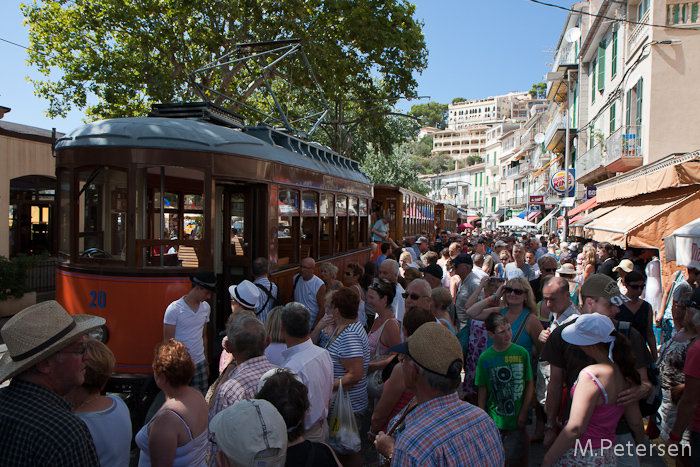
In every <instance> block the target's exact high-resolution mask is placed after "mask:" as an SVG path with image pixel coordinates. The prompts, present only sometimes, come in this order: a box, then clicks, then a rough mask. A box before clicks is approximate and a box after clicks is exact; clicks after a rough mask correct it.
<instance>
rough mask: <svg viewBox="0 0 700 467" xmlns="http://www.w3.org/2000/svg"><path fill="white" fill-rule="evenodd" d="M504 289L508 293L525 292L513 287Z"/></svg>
mask: <svg viewBox="0 0 700 467" xmlns="http://www.w3.org/2000/svg"><path fill="white" fill-rule="evenodd" d="M503 290H505V291H506V293H514V294H515V295H522V294H524V293H525V291H524V290H523V289H514V288H512V287H505V288H504V289H503Z"/></svg>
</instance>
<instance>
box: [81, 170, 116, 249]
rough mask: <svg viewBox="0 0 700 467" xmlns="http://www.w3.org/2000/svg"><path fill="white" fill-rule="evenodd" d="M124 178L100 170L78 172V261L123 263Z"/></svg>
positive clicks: (108, 171) (114, 173)
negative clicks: (101, 260)
mask: <svg viewBox="0 0 700 467" xmlns="http://www.w3.org/2000/svg"><path fill="white" fill-rule="evenodd" d="M126 175H127V174H126V172H125V171H122V170H117V169H108V168H104V167H98V168H95V169H92V168H91V169H85V170H82V171H79V172H78V181H79V192H80V197H79V200H78V203H79V204H78V206H79V209H78V216H79V220H78V225H79V233H78V248H79V251H80V256H81V257H85V258H100V259H118V260H126V229H127V223H126V210H127V183H126V179H127V176H126Z"/></svg>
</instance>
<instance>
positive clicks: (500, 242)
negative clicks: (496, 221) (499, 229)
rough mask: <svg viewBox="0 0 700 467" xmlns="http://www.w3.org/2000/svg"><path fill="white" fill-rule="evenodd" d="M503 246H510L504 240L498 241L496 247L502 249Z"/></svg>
mask: <svg viewBox="0 0 700 467" xmlns="http://www.w3.org/2000/svg"><path fill="white" fill-rule="evenodd" d="M501 246H508V244H507V243H506V242H504V241H503V240H499V241H497V242H496V247H501Z"/></svg>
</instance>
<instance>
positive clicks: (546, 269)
mask: <svg viewBox="0 0 700 467" xmlns="http://www.w3.org/2000/svg"><path fill="white" fill-rule="evenodd" d="M542 270H543V271H545V272H557V268H543V269H542Z"/></svg>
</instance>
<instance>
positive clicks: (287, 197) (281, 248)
mask: <svg viewBox="0 0 700 467" xmlns="http://www.w3.org/2000/svg"><path fill="white" fill-rule="evenodd" d="M278 206H279V219H278V222H277V255H278V256H277V257H278V259H277V264H278V265H280V266H284V265H287V264H296V263H298V262H299V230H300V229H299V193H298V192H296V191H292V190H280V191H279V203H278Z"/></svg>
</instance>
